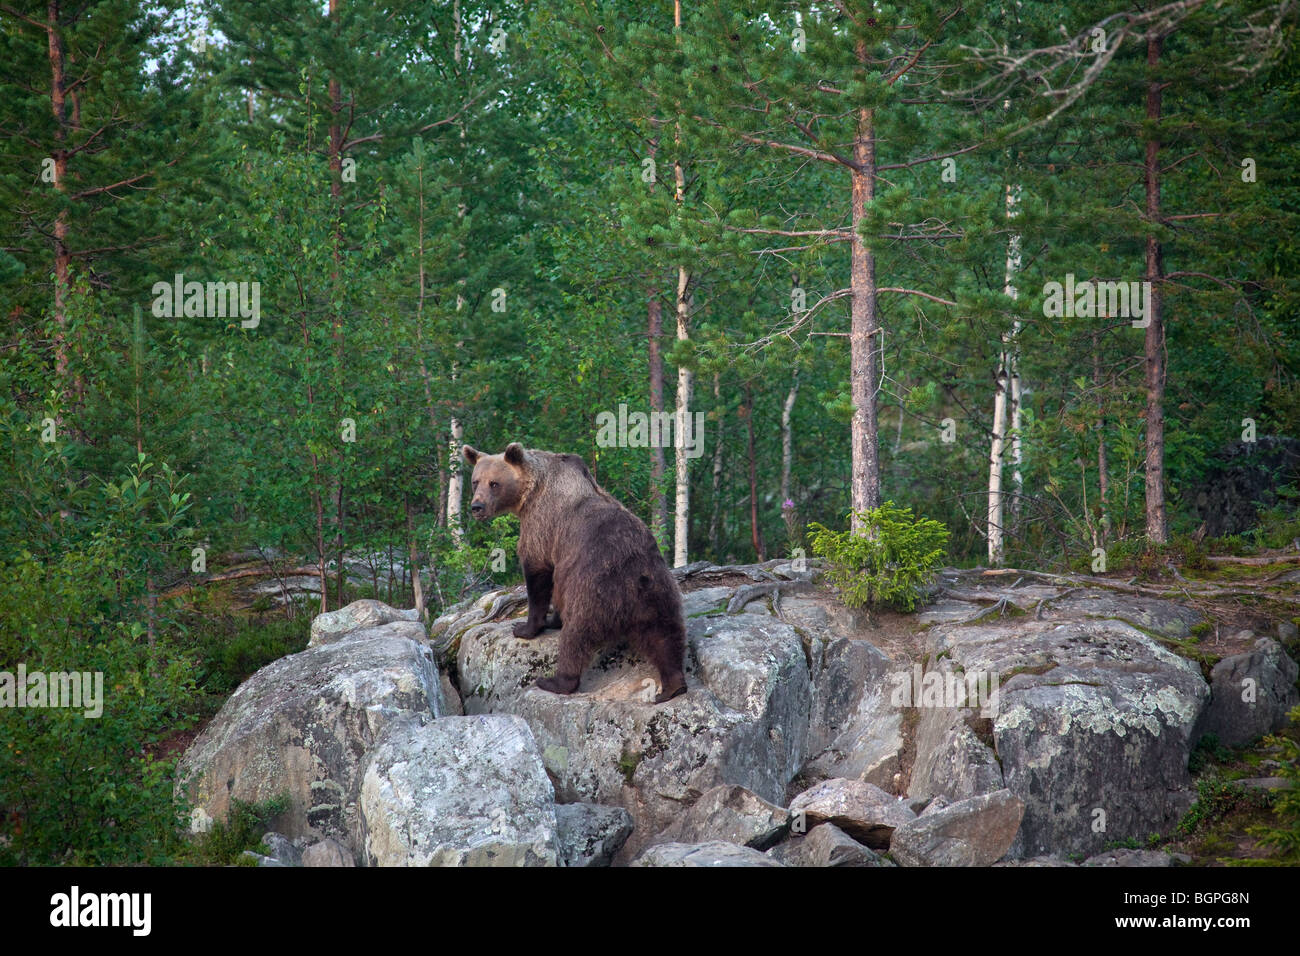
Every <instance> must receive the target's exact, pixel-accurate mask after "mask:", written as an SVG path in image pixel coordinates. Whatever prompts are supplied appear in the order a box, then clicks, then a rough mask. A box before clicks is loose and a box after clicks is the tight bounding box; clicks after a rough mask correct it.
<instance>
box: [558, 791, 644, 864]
mask: <svg viewBox="0 0 1300 956" xmlns="http://www.w3.org/2000/svg"><path fill="white" fill-rule="evenodd" d="M555 822H556V827H557V830H556V836H557V837H558V839H559V848H560V859H561V860H562V861H563V862H564V865H565V866H609V864H610V861H611V860H613V858H614V854H615V853H617V852H618V851H619V850H620V849H621V848H622V846H623V844H624V843H626V842H627V838H628V837H629V836H631V835H632V814H630V813H628V812H627V811H626V810H624V809H623V808H622V807H604V806H601V805H600V804H598V803H561V804H559V805H558V806H556V808H555Z"/></svg>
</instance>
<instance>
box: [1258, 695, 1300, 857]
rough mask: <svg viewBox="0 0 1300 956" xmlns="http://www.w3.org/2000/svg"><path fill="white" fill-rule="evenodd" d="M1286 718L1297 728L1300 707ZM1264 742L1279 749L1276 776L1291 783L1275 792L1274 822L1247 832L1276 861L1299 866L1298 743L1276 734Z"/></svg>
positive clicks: (1299, 785)
mask: <svg viewBox="0 0 1300 956" xmlns="http://www.w3.org/2000/svg"><path fill="white" fill-rule="evenodd" d="M1287 716H1288V717H1289V718H1290V719H1291V723H1292V725H1293V726H1295V725H1300V707H1293V708H1292V709H1291V712H1290V713H1289V714H1287ZM1264 743H1265V744H1267V745H1269V746H1274V747H1278V748H1279V749H1280V750H1281V755H1280V757H1279V760H1280V762H1281V764H1282V766H1281V767H1280V768H1279V769H1278V771H1277V775H1278V776H1279V777H1285V778H1286V779H1287V780H1289V781H1291V785H1290V786H1289V787H1287V788H1285V789H1282V790H1278V791H1275V793H1274V796H1273V815H1274V817H1275V818H1276V819H1277V823H1276V824H1274V825H1272V826H1257V827H1247V828H1246V832H1247V833H1249V834H1250V835H1251V836H1253V837H1256V838H1258V840H1259V842H1260V844H1261V845H1263V846H1266V847H1270V848H1272V849H1273V850H1274V851H1275V854H1276V855H1275V856H1274V857H1273V860H1274V861H1275V862H1279V863H1287V864H1295V863H1300V741H1297V740H1296V739H1295V738H1294V737H1288V736H1284V735H1282V734H1275V735H1273V736H1270V737H1265V738H1264Z"/></svg>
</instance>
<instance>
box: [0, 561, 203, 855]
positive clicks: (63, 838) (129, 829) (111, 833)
mask: <svg viewBox="0 0 1300 956" xmlns="http://www.w3.org/2000/svg"><path fill="white" fill-rule="evenodd" d="M128 564H129V560H128V555H127V552H126V551H125V550H124V549H123V548H122V547H121V546H120V544H119V543H118V542H115V541H113V540H112V539H110V538H108V537H107V536H100V537H97V538H96V540H94V541H93V542H92V543H91V544H90V545H89V546H88V547H87V548H86V549H85V550H81V551H72V552H68V553H66V554H64V555H62V556H61V557H60V558H59V559H58V560H57V561H50V562H42V561H40V560H38V559H37V558H36V557H35V556H33V555H32V554H30V553H26V552H24V553H20V554H19V555H17V556H16V557H15V558H13V559H12V560H10V561H8V562H5V563H3V564H0V661H3V662H4V666H5V668H6V669H8V670H11V672H12V671H14V670H16V668H17V665H18V664H19V663H22V664H24V665H25V667H26V670H27V672H28V673H29V674H30V673H32V672H36V671H41V672H46V673H52V672H54V673H57V672H73V671H76V672H81V673H89V674H95V673H98V674H101V675H102V678H101V680H102V689H103V696H102V701H101V704H102V714H101V715H99V716H98V717H93V716H87V714H86V708H84V707H83V708H82V709H74V708H52V707H47V708H42V709H37V708H31V709H23V710H18V709H14V710H8V709H6V710H4V711H3V712H0V820H3V824H0V826H3V830H4V832H5V835H6V836H7V837H8V840H7V841H5V842H4V843H3V844H0V857H2V858H3V860H4V861H5V862H9V863H22V864H43V865H50V864H61V863H71V864H81V865H97V864H110V863H113V864H117V863H158V862H162V861H163V860H164V859H165V858H166V854H167V852H168V844H169V839H170V835H171V834H172V832H173V831H174V828H175V827H176V826H177V825H178V823H179V821H180V811H181V810H182V808H181V807H179V806H178V805H177V804H176V803H175V802H174V800H173V796H172V771H173V762H172V761H171V760H159V759H155V758H154V757H153V756H151V753H150V750H151V748H152V747H153V746H154V745H155V744H156V743H158V741H160V740H161V739H162V737H164V736H165V735H166V734H167V733H168V732H169V730H170V729H171V728H172V727H174V726H175V725H176V724H177V723H179V722H180V721H181V720H182V718H183V714H184V712H185V708H186V706H187V704H188V701H189V698H190V696H191V695H192V693H193V689H194V668H193V665H192V664H191V662H190V660H189V659H188V658H186V657H185V656H184V655H182V654H179V653H176V652H175V650H174V649H173V648H171V647H170V646H169V644H168V642H167V641H165V640H162V639H160V640H158V641H157V642H156V643H155V645H154V646H152V647H151V646H149V644H148V643H147V642H146V640H145V630H144V625H143V624H142V623H140V621H139V619H138V616H137V619H136V620H134V621H131V620H128V619H126V618H124V617H121V616H119V615H121V613H122V610H123V609H122V607H121V605H120V604H119V602H118V591H117V588H116V587H115V581H117V580H119V579H120V576H121V575H122V573H123V571H124V568H125V567H126V566H127V565H128ZM83 703H84V701H83Z"/></svg>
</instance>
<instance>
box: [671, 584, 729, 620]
mask: <svg viewBox="0 0 1300 956" xmlns="http://www.w3.org/2000/svg"><path fill="white" fill-rule="evenodd" d="M733 591H734V588H725V587H717V588H700V589H699V590H698V591H690V592H688V593H686V594H683V595H682V616H683V617H685V618H687V619H690V618H693V617H706V616H708V615H711V614H725V613H726V610H727V601H728V600H729V599H730V598H731V595H732V592H733Z"/></svg>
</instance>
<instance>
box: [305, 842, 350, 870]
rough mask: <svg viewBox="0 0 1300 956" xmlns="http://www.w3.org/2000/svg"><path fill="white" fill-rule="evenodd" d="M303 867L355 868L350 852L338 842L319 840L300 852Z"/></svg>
mask: <svg viewBox="0 0 1300 956" xmlns="http://www.w3.org/2000/svg"><path fill="white" fill-rule="evenodd" d="M302 865H303V866H312V867H318V866H335V867H347V866H356V865H357V861H356V860H355V859H353V857H352V851H351V850H350V849H348V847H346V846H344V845H343V844H342V843H340V842H339V841H338V840H321V841H320V842H319V843H313V844H312V845H311V846H309V847H307V849H305V850H303V851H302Z"/></svg>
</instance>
